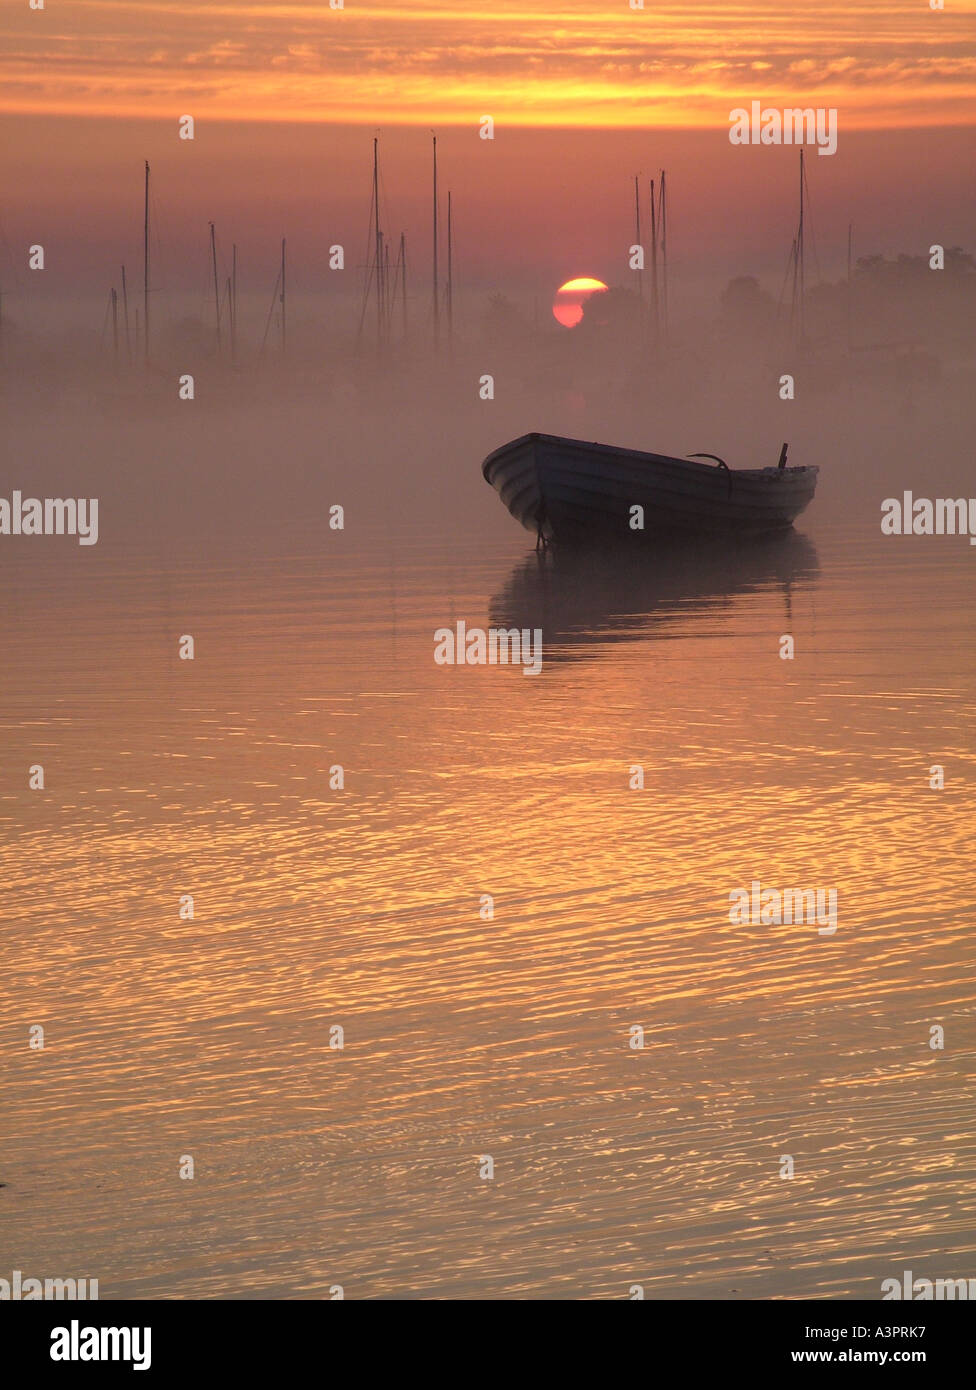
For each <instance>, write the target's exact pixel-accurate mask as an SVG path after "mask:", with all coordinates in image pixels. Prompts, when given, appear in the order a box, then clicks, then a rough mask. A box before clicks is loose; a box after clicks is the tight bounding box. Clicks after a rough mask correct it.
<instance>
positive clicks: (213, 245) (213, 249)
mask: <svg viewBox="0 0 976 1390" xmlns="http://www.w3.org/2000/svg"><path fill="white" fill-rule="evenodd" d="M210 261H211V264H212V265H213V286H214V308H215V310H216V312H217V352H218V354H219V353H220V286H219V285H218V283H217V233H216V231H215V230H214V224H213V223H212V222H211V224H210Z"/></svg>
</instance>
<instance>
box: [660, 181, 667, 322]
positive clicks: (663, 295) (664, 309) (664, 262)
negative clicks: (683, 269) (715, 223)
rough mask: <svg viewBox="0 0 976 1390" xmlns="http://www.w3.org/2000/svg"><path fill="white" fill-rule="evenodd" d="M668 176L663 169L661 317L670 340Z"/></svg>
mask: <svg viewBox="0 0 976 1390" xmlns="http://www.w3.org/2000/svg"><path fill="white" fill-rule="evenodd" d="M667 180H668V176H667V174H666V173H665V171H664V170H663V169H662V170H661V318H662V321H663V325H664V341H665V343H667V340H668V182H667Z"/></svg>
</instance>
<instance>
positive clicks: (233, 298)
mask: <svg viewBox="0 0 976 1390" xmlns="http://www.w3.org/2000/svg"><path fill="white" fill-rule="evenodd" d="M236 357H237V242H236V241H235V242H234V243H233V249H232V251H231V258H230V358H231V361H232V362H233V361H235V359H236Z"/></svg>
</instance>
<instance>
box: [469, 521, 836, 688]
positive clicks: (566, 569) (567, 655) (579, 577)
mask: <svg viewBox="0 0 976 1390" xmlns="http://www.w3.org/2000/svg"><path fill="white" fill-rule="evenodd" d="M819 574H820V566H819V563H818V560H817V550H816V547H815V545H814V544H813V542H812V541H811V540H809V539H808V538H807V537H806V536H803V535H800V534H799V533H798V532H796V531H792V530H791V531H787V532H785V533H784V534H781V535H777V536H770V537H766V538H763V539H758V540H753V541H750V542H749V543H748V544H741V545H737V546H733V545H722V546H716V545H714V544H712V545H710V546H706V545H704V544H697V543H694V542H685V543H682V544H675V545H671V546H663V545H657V546H655V547H654V549H653V550H652V551H645V550H643V549H641V550H637V549H635V550H633V551H621V552H616V553H608V552H606V551H595V550H587V549H575V548H574V549H559V548H554V549H553V550H551V551H549V552H548V553H540V554H532V555H530V556H529V557H528V558H527V559H525V560H523V561H521V562H520V563H519V564H518V565H517V566H516V567H515V569H514V570H513V571H512V573H511V574H510V575H509V578H508V581H507V583H506V585H505V587H504V589H502V590H501V591H500V592H499V593H497V594H496V595H495V596H494V597H493V598H492V600H491V602H490V604H489V615H490V619H491V624H492V626H493V627H505V628H515V627H517V628H541V629H542V636H543V643H544V648H545V654H546V659H547V661H551V660H557V661H558V660H575V659H578V658H580V657H586V656H591V657H592V656H597V655H599V650H600V648H601V647H603V646H604V645H605V644H606V643H611V642H627V641H633V640H635V639H637V638H640V637H647V636H652V637H662V638H663V637H674V636H677V635H678V631H677V630H678V629H679V628H680V627H681V626H682V625H683V624H685V623H686V622H687V620H688V619H689V618H693V617H694V616H695V615H697V614H704V613H711V614H712V615H714V614H715V613H716V612H718V613H721V612H722V611H723V610H731V609H732V608H733V606H734V605H735V602H736V600H737V599H738V598H740V597H741V596H743V595H746V594H750V593H755V592H758V591H761V590H769V591H771V592H773V593H779V594H781V595H782V599H783V603H784V622H785V624H786V625H787V627H788V624H789V622H790V620H791V618H792V609H791V603H792V597H793V594H794V592H795V591H796V590H798V589H799V588H801V587H804V586H810V585H813V584H815V583H816V582H817V579H818V577H819Z"/></svg>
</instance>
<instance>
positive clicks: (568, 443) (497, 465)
mask: <svg viewBox="0 0 976 1390" xmlns="http://www.w3.org/2000/svg"><path fill="white" fill-rule="evenodd" d="M817 471H818V470H817V469H816V467H808V468H756V469H734V470H733V469H727V468H724V467H719V466H712V465H711V464H706V463H699V462H697V461H696V460H693V459H678V458H670V457H668V456H667V455H665V454H648V453H642V452H638V451H636V450H631V449H618V448H614V447H613V446H611V445H607V444H589V443H586V442H584V441H583V440H578V439H563V438H560V437H559V436H557V435H545V434H527V435H523V436H522V437H521V438H519V439H515V440H512V441H511V443H509V444H505V445H503V446H502V447H501V448H500V449H496V450H495V451H494V452H493V453H491V454H489V455H488V457H487V458H486V459H485V461H484V463H483V464H482V473H483V474H484V477H485V479H486V481H487V482H489V483H490V484H491V485H492V487H493V488H494V489H495V491H496V492H497V493H498V494H499V496H500V497H501V499H502V501H503V502H504V503H505V506H506V507H507V508H508V510H509V511H510V512H511V514H512V516H514V517H515V519H516V520H517V521H518V522H520V523H521V525H522V526H524V527H525V528H526V530H528V531H531V532H532V533H533V535H538V534H540V533H541V535H542V536H543V537H544V538H545V539H546V540H557V541H576V542H586V541H595V540H606V539H612V538H617V539H619V540H624V539H628V538H635V537H636V538H640V537H652V536H662V535H667V536H671V535H675V536H679V535H708V534H731V535H749V534H761V533H766V532H772V531H780V530H785V529H787V528H788V527H789V526H791V525H792V524H793V521H794V520H795V519H796V517H797V516H799V514H800V513H801V512H802V511H803V509H804V508H805V507H806V506H807V505H808V503H809V502H810V500H811V498H812V497H813V494H814V491H815V489H816V485H817ZM635 506H639V507H641V508H642V509H643V523H644V524H643V529H642V530H641V529H637V528H635V527H634V526H633V525H632V518H633V516H634V515H635V514H634V513H633V512H632V508H633V507H635Z"/></svg>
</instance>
